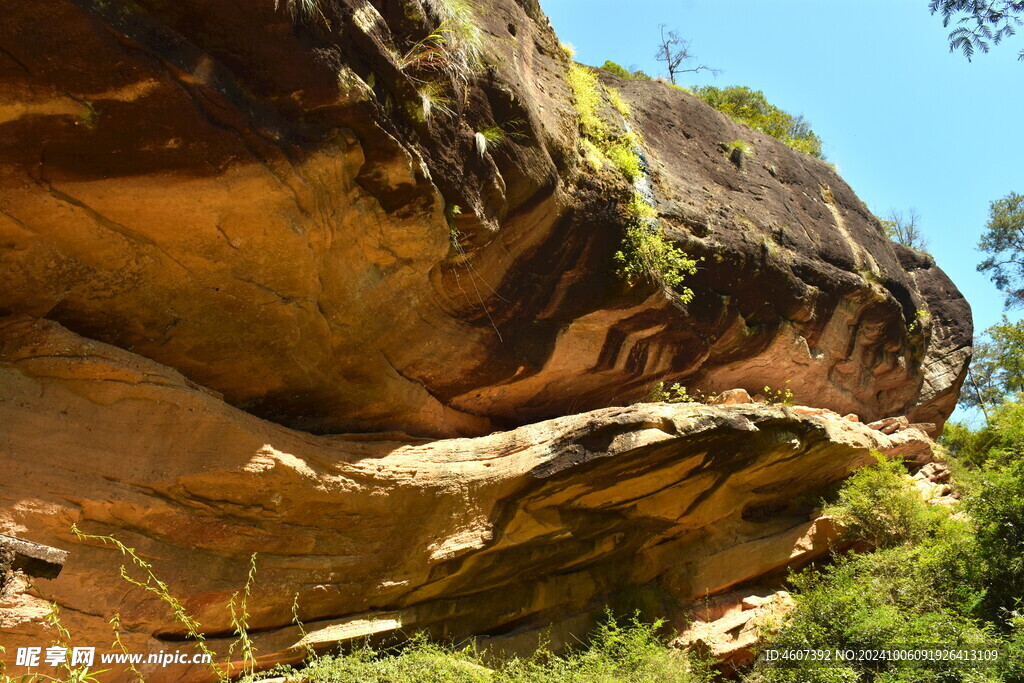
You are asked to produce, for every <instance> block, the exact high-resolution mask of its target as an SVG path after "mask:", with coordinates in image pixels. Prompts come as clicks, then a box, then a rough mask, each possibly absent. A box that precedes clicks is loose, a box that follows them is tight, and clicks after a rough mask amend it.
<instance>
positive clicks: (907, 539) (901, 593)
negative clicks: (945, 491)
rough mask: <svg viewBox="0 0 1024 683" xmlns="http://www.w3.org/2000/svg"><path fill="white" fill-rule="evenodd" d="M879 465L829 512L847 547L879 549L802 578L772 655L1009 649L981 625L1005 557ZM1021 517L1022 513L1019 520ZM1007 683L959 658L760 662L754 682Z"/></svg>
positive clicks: (797, 577) (1002, 543) (901, 472)
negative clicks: (995, 571) (779, 651)
mask: <svg viewBox="0 0 1024 683" xmlns="http://www.w3.org/2000/svg"><path fill="white" fill-rule="evenodd" d="M876 459H877V464H876V465H874V466H872V467H866V468H862V469H860V470H858V471H857V473H855V474H854V476H853V477H850V478H849V479H847V480H846V482H844V484H843V486H842V488H841V489H840V490H839V492H838V503H837V504H836V505H834V506H831V507H830V508H829V509H828V510H827V512H831V513H834V514H836V515H837V516H838V517H839V518H840V521H841V522H842V523H843V524H845V525H847V532H846V538H847V539H850V540H859V541H863V542H867V543H870V544H872V545H874V546H875V547H877V548H878V549H877V550H876V551H875V552H872V553H866V554H858V553H852V554H849V555H846V556H839V557H837V558H835V562H834V563H833V564H830V565H825V566H822V567H817V568H810V569H807V570H805V571H803V572H800V573H798V574H794V575H792V576H791V577H790V583H791V585H792V592H793V595H794V598H795V600H796V609H795V610H794V611H793V612H791V613H790V614H789V615H788V616H787V617H786V618H785V619H784V621H783V622H782V624H781V625H780V626H779V627H778V628H777V630H776V631H775V632H774V633H770V634H766V635H767V642H766V643H764V644H763V646H762V647H763V648H798V649H815V648H823V649H829V650H832V651H835V650H836V649H840V650H846V649H852V650H863V649H898V648H907V647H910V648H915V647H917V648H920V647H927V646H929V645H942V646H956V645H967V646H985V647H988V646H989V644H991V643H993V642H996V643H998V642H1000V640H1001V638H1002V637H1003V636H1002V635H1001V634H1000V632H999V629H998V628H997V625H996V624H993V623H988V622H986V621H984V620H983V619H982V618H981V617H982V616H983V610H982V606H983V605H984V601H985V599H986V595H987V594H988V591H989V589H990V588H989V587H990V586H991V585H992V575H991V574H990V570H989V567H990V566H991V564H992V560H993V559H995V558H996V557H997V556H998V553H997V552H992V551H990V550H988V549H987V548H986V547H985V546H984V544H983V543H981V542H980V536H979V537H978V538H976V537H975V531H974V524H973V523H972V522H971V521H970V520H969V519H966V518H964V517H962V516H950V515H949V514H948V513H946V512H944V511H943V510H942V509H937V508H933V507H931V506H929V505H927V504H926V503H925V502H924V501H923V500H922V499H921V498H920V496H919V495H918V494H917V493H916V492H915V491H914V490H913V489H912V488H911V486H910V483H909V481H908V479H907V476H906V470H905V469H904V468H903V466H902V464H900V463H898V462H889V461H886V460H885V459H884V458H883V457H882V456H877V455H876ZM1010 499H1012V496H1001V497H1000V500H1010ZM1011 507H1012V506H1011ZM1021 509H1022V508H1021V507H1020V506H1018V507H1017V512H1015V513H1014V514H1020V510H1021ZM993 518H994V519H996V520H999V521H1002V522H1005V521H1006V520H1007V518H1008V515H1006V514H1005V513H1004V512H1003V511H1001V510H1000V511H999V512H995V513H994V514H993ZM997 527H998V524H996V525H994V528H997ZM1017 540H1018V539H1014V538H1006V537H1004V538H1000V539H999V541H998V542H997V543H996V545H998V546H999V547H1000V548H1002V549H1004V550H1005V551H1007V553H1008V554H1009V555H1013V552H1012V551H1013V549H1014V546H1013V543H1014V542H1015V541H1017ZM1019 540H1024V539H1019ZM1016 550H1017V556H1014V557H1017V559H1019V557H1018V556H1019V555H1020V553H1021V550H1020V548H1019V547H1017V548H1016ZM1014 557H1010V558H1009V559H1010V560H1013V559H1014ZM1003 561H1004V560H1002V559H1000V560H999V562H1003ZM1007 566H1012V565H1010V564H1008V565H1007ZM1001 656H1002V655H1001ZM1011 659H1012V658H1011ZM1002 676H1003V673H1001V672H1000V670H999V669H998V668H997V667H990V668H982V667H974V666H972V665H971V663H970V662H965V661H956V660H953V661H945V662H934V663H929V664H928V665H926V666H920V665H914V664H908V663H906V662H893V661H879V662H871V663H864V664H849V665H830V666H827V667H825V666H818V665H815V664H814V663H811V662H799V663H795V664H793V665H792V666H772V665H768V664H766V663H764V662H759V663H758V665H756V666H755V667H754V669H753V670H752V671H751V672H750V673H749V674H748V675H747V676H746V678H745V680H747V681H749V682H754V681H758V682H767V681H908V682H909V681H960V680H972V681H998V680H1005V679H1004V678H1003V677H1002Z"/></svg>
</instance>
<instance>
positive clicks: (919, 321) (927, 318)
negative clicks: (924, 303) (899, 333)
mask: <svg viewBox="0 0 1024 683" xmlns="http://www.w3.org/2000/svg"><path fill="white" fill-rule="evenodd" d="M931 322H932V314H931V312H930V311H929V310H928V309H927V308H919V309H917V310H916V311H914V319H913V320H911V321H910V324H909V325H907V330H908V331H910V332H913V331H914V330H916V329H918V328H924V327H928V325H930V324H931Z"/></svg>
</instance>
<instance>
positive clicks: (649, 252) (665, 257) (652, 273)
mask: <svg viewBox="0 0 1024 683" xmlns="http://www.w3.org/2000/svg"><path fill="white" fill-rule="evenodd" d="M615 260H616V262H617V263H618V264H619V274H620V275H621V276H622V277H623V278H624V279H625V280H626V281H627V282H629V283H630V284H633V283H635V282H638V281H641V280H649V281H653V282H655V283H657V284H660V285H661V286H663V287H668V288H669V289H673V290H676V291H677V292H678V295H679V300H680V301H681V302H683V303H689V301H690V300H691V299H693V290H691V289H690V288H689V287H684V288H681V289H680V287H681V285H682V282H683V280H684V278H685V277H686V276H687V275H693V274H694V273H695V272H697V260H696V259H692V258H690V257H689V256H687V254H686V252H684V251H683V250H681V249H679V248H678V247H676V246H675V245H673V244H672V243H671V242H669V241H668V239H666V237H665V236H664V235H663V234H662V232H661V228H660V225H658V223H657V214H655V212H654V209H653V208H651V206H650V205H649V204H647V202H646V201H645V200H644V198H643V197H642V196H640V194H639V193H633V198H632V199H631V200H630V203H629V208H628V209H627V216H626V235H625V239H624V240H623V242H622V248H621V249H620V250H619V251H618V252H616V253H615Z"/></svg>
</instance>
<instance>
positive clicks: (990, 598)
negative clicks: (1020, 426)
mask: <svg viewBox="0 0 1024 683" xmlns="http://www.w3.org/2000/svg"><path fill="white" fill-rule="evenodd" d="M1018 436H1019V435H1018ZM966 503H967V511H968V512H969V514H970V515H971V517H972V518H973V519H974V521H975V523H976V525H977V531H976V541H975V542H976V544H977V548H978V551H979V552H978V554H979V555H980V557H981V558H982V559H983V560H984V564H983V569H982V571H983V572H984V577H985V585H986V587H987V591H986V594H985V598H984V602H983V606H982V613H983V614H984V615H985V616H986V617H988V618H989V619H992V620H994V621H996V622H997V623H1001V624H1003V625H1009V624H1011V623H1014V622H1013V620H1014V619H1020V618H1021V617H1022V616H1024V610H1022V608H1021V604H1020V603H1021V600H1022V599H1024V462H1022V461H1020V460H1017V461H1016V462H1013V463H1012V464H1010V465H1006V466H1003V467H998V468H993V469H990V470H989V471H988V472H986V474H985V476H984V477H983V478H981V480H980V483H979V485H978V486H977V487H976V488H975V489H974V490H973V491H972V492H971V494H970V495H969V496H968V497H967V500H966ZM1015 623H1016V624H1017V626H1018V627H1019V626H1020V622H1019V621H1017V622H1015Z"/></svg>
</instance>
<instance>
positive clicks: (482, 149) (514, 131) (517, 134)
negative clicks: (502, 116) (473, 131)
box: [477, 119, 527, 156]
mask: <svg viewBox="0 0 1024 683" xmlns="http://www.w3.org/2000/svg"><path fill="white" fill-rule="evenodd" d="M523 125H524V124H523V120H522V119H511V120H509V121H506V122H505V123H503V124H501V123H492V124H490V125H489V126H484V127H483V128H481V129H480V130H478V131H477V152H478V153H479V154H480V156H483V155H484V154H486V153H487V150H488V149H501V148H502V147H504V146H505V145H506V144H508V142H509V141H510V140H525V139H526V138H527V136H526V134H525V133H523V132H522V128H523ZM481 140H482V142H481Z"/></svg>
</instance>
